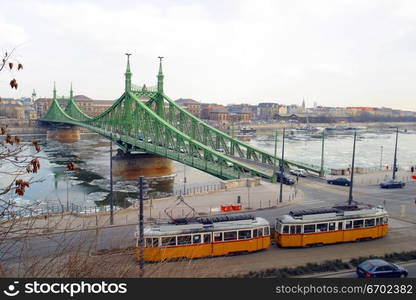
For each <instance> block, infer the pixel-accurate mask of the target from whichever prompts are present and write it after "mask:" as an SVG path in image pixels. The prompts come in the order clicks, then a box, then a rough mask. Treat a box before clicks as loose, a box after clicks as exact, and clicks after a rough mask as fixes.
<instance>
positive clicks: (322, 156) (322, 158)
mask: <svg viewBox="0 0 416 300" xmlns="http://www.w3.org/2000/svg"><path fill="white" fill-rule="evenodd" d="M324 150H325V129H324V130H322V150H321V170H320V172H319V176H320V177H324V175H325V172H324V153H325V151H324Z"/></svg>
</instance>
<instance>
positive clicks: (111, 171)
mask: <svg viewBox="0 0 416 300" xmlns="http://www.w3.org/2000/svg"><path fill="white" fill-rule="evenodd" d="M110 225H114V197H113V140H110Z"/></svg>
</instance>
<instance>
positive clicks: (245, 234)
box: [238, 230, 251, 240]
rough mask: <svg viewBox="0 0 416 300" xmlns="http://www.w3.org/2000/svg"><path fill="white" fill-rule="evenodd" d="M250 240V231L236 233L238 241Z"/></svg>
mask: <svg viewBox="0 0 416 300" xmlns="http://www.w3.org/2000/svg"><path fill="white" fill-rule="evenodd" d="M250 238H251V230H239V231H238V239H239V240H245V239H250Z"/></svg>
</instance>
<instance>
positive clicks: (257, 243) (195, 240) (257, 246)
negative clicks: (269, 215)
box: [136, 215, 270, 261]
mask: <svg viewBox="0 0 416 300" xmlns="http://www.w3.org/2000/svg"><path fill="white" fill-rule="evenodd" d="M136 238H137V248H136V249H137V251H136V258H137V259H139V258H140V251H139V244H138V243H139V238H138V235H137V233H136ZM144 242H145V247H144V260H145V261H163V260H170V259H178V258H199V257H209V256H220V255H228V254H232V253H241V252H254V251H258V250H262V249H266V248H268V247H269V246H270V226H269V222H268V221H267V220H265V219H263V218H258V217H257V218H255V217H253V216H249V215H243V216H241V215H239V216H220V217H212V218H196V219H193V220H190V221H185V220H184V222H183V223H179V224H178V223H165V224H151V225H149V226H147V227H145V228H144Z"/></svg>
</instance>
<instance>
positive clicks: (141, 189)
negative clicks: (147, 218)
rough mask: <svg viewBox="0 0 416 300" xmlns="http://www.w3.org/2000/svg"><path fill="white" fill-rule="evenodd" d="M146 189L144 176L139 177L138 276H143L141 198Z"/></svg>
mask: <svg viewBox="0 0 416 300" xmlns="http://www.w3.org/2000/svg"><path fill="white" fill-rule="evenodd" d="M147 189H148V185H147V184H146V183H145V182H144V177H143V176H140V177H139V243H138V244H139V268H140V277H143V271H144V270H143V269H144V220H143V219H144V218H143V199H144V196H143V194H144V192H146V191H147Z"/></svg>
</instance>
